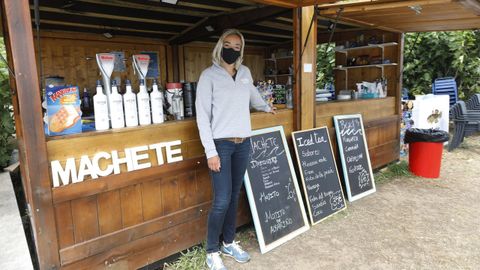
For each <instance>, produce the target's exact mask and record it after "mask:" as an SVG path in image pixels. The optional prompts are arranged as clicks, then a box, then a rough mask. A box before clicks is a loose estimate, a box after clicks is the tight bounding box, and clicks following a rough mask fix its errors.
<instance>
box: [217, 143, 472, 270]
mask: <svg viewBox="0 0 480 270" xmlns="http://www.w3.org/2000/svg"><path fill="white" fill-rule="evenodd" d="M479 199H480V136H477V137H473V138H467V139H466V141H465V143H464V144H463V145H462V147H461V148H458V149H456V150H455V151H454V152H452V153H449V152H446V151H445V152H444V156H443V161H442V171H441V177H440V178H439V179H434V180H429V179H424V178H417V177H408V178H405V177H403V178H398V179H395V180H391V181H389V182H387V183H383V184H378V185H377V192H376V193H375V194H373V195H371V196H368V197H365V198H363V199H360V200H358V201H355V202H354V203H352V204H348V209H347V210H345V211H343V212H341V213H339V214H337V215H336V216H333V217H331V218H330V219H328V220H326V221H324V222H322V223H319V224H317V225H316V226H314V227H313V228H311V229H310V230H309V231H308V232H306V233H304V234H303V235H301V236H299V237H297V238H295V239H293V240H291V241H289V242H287V243H285V244H284V245H282V246H280V247H278V248H276V249H274V250H273V251H270V252H269V253H266V254H263V255H262V254H260V252H259V248H258V245H257V242H256V239H255V236H254V232H253V231H247V232H243V233H241V235H240V237H238V238H243V239H249V241H244V242H243V243H242V244H243V245H244V246H245V247H246V249H247V250H248V251H249V252H250V254H251V255H252V260H251V261H250V262H249V263H246V264H242V265H241V264H238V263H236V262H234V261H233V260H232V259H230V258H225V259H224V261H225V264H226V266H227V267H228V269H230V270H232V269H248V270H251V269H288V270H295V269H480V202H479Z"/></svg>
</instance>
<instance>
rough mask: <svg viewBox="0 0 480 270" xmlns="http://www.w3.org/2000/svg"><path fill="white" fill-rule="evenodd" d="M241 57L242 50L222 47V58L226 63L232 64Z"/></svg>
mask: <svg viewBox="0 0 480 270" xmlns="http://www.w3.org/2000/svg"><path fill="white" fill-rule="evenodd" d="M239 57H240V52H239V51H235V50H234V49H232V48H223V49H222V58H223V61H225V63H227V64H229V65H231V64H233V63H235V61H237V59H238V58H239Z"/></svg>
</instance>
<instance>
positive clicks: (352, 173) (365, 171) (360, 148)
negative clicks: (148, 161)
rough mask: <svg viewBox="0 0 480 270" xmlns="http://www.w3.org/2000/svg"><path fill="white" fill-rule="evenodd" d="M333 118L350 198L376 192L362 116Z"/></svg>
mask: <svg viewBox="0 0 480 270" xmlns="http://www.w3.org/2000/svg"><path fill="white" fill-rule="evenodd" d="M333 120H334V122H335V131H336V133H337V143H338V148H339V153H340V158H341V160H342V166H343V177H344V179H345V186H346V189H347V195H348V200H349V201H355V200H357V199H360V198H362V197H365V196H367V195H369V194H371V193H374V192H375V182H374V179H373V173H372V165H371V164H370V156H369V154H368V147H367V140H366V138H365V130H364V128H363V121H362V116H361V115H360V114H354V115H337V116H334V117H333Z"/></svg>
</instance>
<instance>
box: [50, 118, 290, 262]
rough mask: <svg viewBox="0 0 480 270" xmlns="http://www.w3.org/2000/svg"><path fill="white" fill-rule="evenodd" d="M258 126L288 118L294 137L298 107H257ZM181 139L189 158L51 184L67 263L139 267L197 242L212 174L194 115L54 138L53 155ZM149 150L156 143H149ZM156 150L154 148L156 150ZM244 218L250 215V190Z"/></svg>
mask: <svg viewBox="0 0 480 270" xmlns="http://www.w3.org/2000/svg"><path fill="white" fill-rule="evenodd" d="M251 119H252V128H253V129H257V128H263V127H271V126H276V125H282V126H283V127H284V129H285V133H286V134H287V136H288V137H290V134H291V132H292V131H293V111H292V110H288V109H282V110H279V111H278V113H277V114H276V115H272V114H269V113H262V112H258V113H252V115H251ZM171 140H181V141H182V144H181V149H182V155H183V159H184V160H183V161H180V162H176V163H170V164H166V165H162V166H157V164H156V161H154V160H151V162H152V165H153V166H152V167H151V168H148V169H143V170H138V171H131V172H126V168H125V167H122V168H121V170H122V173H121V174H114V175H109V176H105V177H102V178H98V179H94V180H92V179H86V180H84V181H83V182H80V183H76V184H69V185H66V186H61V187H58V188H54V189H53V190H52V195H53V203H54V208H55V219H56V226H57V228H56V231H57V235H58V239H59V246H60V260H61V263H62V268H64V269H84V268H85V269H105V267H106V266H112V267H119V268H122V269H136V268H138V267H141V266H144V265H146V264H148V263H152V262H155V261H157V260H159V259H161V258H165V257H167V256H169V255H171V254H174V253H176V252H179V251H181V250H183V249H186V248H188V247H191V246H192V245H195V244H197V243H199V242H201V241H202V240H204V239H205V236H206V217H207V213H208V210H209V206H210V203H211V197H212V193H211V192H212V190H211V184H210V176H209V173H208V169H207V166H206V159H205V156H204V154H203V147H202V145H201V143H200V139H199V135H198V130H197V127H196V122H195V120H194V119H187V120H183V121H172V122H165V123H163V124H156V125H150V126H146V127H135V128H124V129H119V130H108V131H103V132H88V133H83V134H77V135H71V136H63V137H54V138H49V140H48V141H47V151H48V161H49V162H50V161H52V160H59V161H60V162H61V163H62V164H65V160H66V159H67V158H69V157H75V159H76V161H77V165H78V163H79V158H80V156H81V155H88V156H90V157H91V156H93V155H94V154H95V153H96V152H98V151H106V152H108V151H112V150H118V151H119V155H121V153H122V152H121V151H123V149H125V148H128V147H133V146H139V145H147V144H152V143H158V142H164V141H171ZM149 151H150V150H149ZM152 151H153V150H152ZM241 198H242V199H241V200H240V210H239V220H238V225H242V224H245V223H247V222H249V221H250V210H249V208H248V203H247V201H246V196H244V195H243V196H242V197H241Z"/></svg>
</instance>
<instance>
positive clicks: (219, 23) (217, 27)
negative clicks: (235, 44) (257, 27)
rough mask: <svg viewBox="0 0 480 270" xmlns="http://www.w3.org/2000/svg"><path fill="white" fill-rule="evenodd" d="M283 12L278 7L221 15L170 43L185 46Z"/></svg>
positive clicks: (211, 18) (283, 10)
mask: <svg viewBox="0 0 480 270" xmlns="http://www.w3.org/2000/svg"><path fill="white" fill-rule="evenodd" d="M283 12H285V9H283V8H279V7H261V8H257V9H254V10H246V11H241V12H236V13H234V14H223V15H218V16H214V17H210V18H206V19H205V20H204V21H202V22H201V23H199V24H197V25H195V26H193V27H191V28H190V29H188V30H187V31H185V32H183V33H181V34H180V35H178V36H176V37H174V38H173V39H171V40H170V43H171V44H185V43H188V42H191V41H194V40H198V39H201V38H204V37H209V36H212V35H216V34H217V35H218V34H220V33H221V32H222V31H223V30H224V29H227V28H238V27H241V26H243V25H248V24H252V23H256V22H258V21H260V20H265V19H268V18H271V17H274V16H277V15H278V14H280V13H283ZM207 26H209V27H211V28H212V29H213V31H208V30H207V29H206V27H207Z"/></svg>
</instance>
